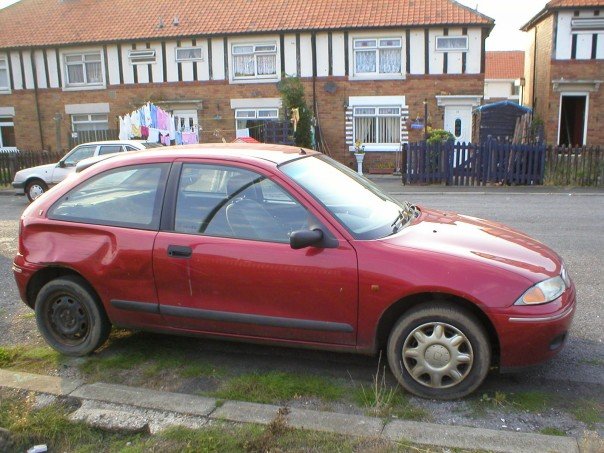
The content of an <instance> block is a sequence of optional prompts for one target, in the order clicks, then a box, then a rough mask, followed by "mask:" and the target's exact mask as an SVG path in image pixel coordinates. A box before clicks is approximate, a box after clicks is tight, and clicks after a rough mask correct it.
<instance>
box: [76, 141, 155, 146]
mask: <svg viewBox="0 0 604 453" xmlns="http://www.w3.org/2000/svg"><path fill="white" fill-rule="evenodd" d="M142 143H149V142H147V141H146V140H100V141H98V142H86V143H80V144H79V145H77V146H80V145H140V144H142Z"/></svg>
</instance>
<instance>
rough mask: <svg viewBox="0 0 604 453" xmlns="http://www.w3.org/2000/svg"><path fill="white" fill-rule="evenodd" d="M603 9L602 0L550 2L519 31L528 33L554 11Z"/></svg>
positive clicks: (561, 0) (603, 2) (603, 3)
mask: <svg viewBox="0 0 604 453" xmlns="http://www.w3.org/2000/svg"><path fill="white" fill-rule="evenodd" d="M599 7H604V0H551V1H549V2H548V3H546V5H545V6H544V7H543V9H542V10H541V11H539V12H538V13H537V14H536V15H535V16H534V17H533V18H532V19H531V20H529V21H528V22H527V23H526V24H524V25H523V26H522V27H521V28H520V29H521V30H523V31H528V30H530V29H531V28H533V27H534V26H535V25H536V24H537V23H538V22H540V21H541V20H542V19H545V17H547V16H548V15H550V14H551V13H552V12H553V11H554V10H558V9H576V8H599Z"/></svg>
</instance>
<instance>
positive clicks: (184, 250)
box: [168, 245, 193, 258]
mask: <svg viewBox="0 0 604 453" xmlns="http://www.w3.org/2000/svg"><path fill="white" fill-rule="evenodd" d="M192 254H193V250H191V247H186V246H183V245H170V246H168V256H171V257H174V258H190V257H191V255H192Z"/></svg>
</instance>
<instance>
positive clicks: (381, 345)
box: [374, 292, 499, 366]
mask: <svg viewBox="0 0 604 453" xmlns="http://www.w3.org/2000/svg"><path fill="white" fill-rule="evenodd" d="M434 301H439V302H444V303H447V304H450V305H451V306H454V307H457V308H461V309H462V310H465V311H467V312H469V313H471V314H472V315H474V316H475V317H476V318H477V319H478V320H479V321H480V323H481V324H482V326H483V327H484V328H485V330H486V332H487V334H488V336H489V340H490V342H491V349H492V351H491V357H492V363H491V365H492V366H498V365H499V336H498V334H497V330H496V329H495V326H494V325H493V323H492V321H491V320H490V319H489V317H488V316H487V315H486V313H485V312H484V311H483V310H482V309H481V308H480V307H479V306H478V305H476V304H475V303H473V302H471V301H469V300H468V299H464V298H463V297H460V296H456V295H453V294H446V293H430V292H426V293H418V294H413V295H409V296H406V297H403V298H402V299H399V300H398V301H396V302H395V303H393V304H392V305H390V306H389V307H388V308H387V309H386V310H384V312H383V313H382V315H381V316H380V319H379V321H378V324H377V328H376V332H375V343H374V350H375V352H378V351H381V350H385V348H386V345H387V342H388V336H389V335H390V332H391V331H392V329H393V327H394V325H395V324H396V322H397V321H398V320H399V319H400V318H401V317H402V316H404V314H405V313H406V312H408V311H409V310H411V309H412V308H414V307H416V306H418V305H421V304H426V303H430V302H434Z"/></svg>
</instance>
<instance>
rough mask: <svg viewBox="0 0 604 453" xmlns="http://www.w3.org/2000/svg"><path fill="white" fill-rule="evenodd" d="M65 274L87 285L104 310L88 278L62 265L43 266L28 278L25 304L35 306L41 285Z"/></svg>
mask: <svg viewBox="0 0 604 453" xmlns="http://www.w3.org/2000/svg"><path fill="white" fill-rule="evenodd" d="M67 276H73V277H77V278H79V279H80V280H81V281H82V283H83V284H85V285H86V286H87V287H88V289H89V290H90V291H91V292H92V293H93V294H94V296H95V298H96V299H97V300H98V301H99V306H100V308H102V309H103V310H105V307H104V306H103V304H102V303H101V298H100V297H99V293H98V292H97V291H96V289H95V288H94V287H93V286H92V285H91V284H90V282H89V281H88V280H86V278H85V277H84V276H83V275H82V274H80V273H79V272H76V271H75V270H73V269H71V268H69V267H62V266H48V267H45V268H43V269H40V270H39V271H37V272H36V273H35V274H34V275H33V276H32V277H31V278H30V280H29V282H28V284H27V292H26V297H27V300H26V301H25V302H26V304H27V305H28V306H29V307H30V308H32V309H33V308H35V307H34V306H35V303H36V298H37V297H38V293H39V292H40V290H41V289H42V287H43V286H44V285H46V284H47V283H48V282H50V281H52V280H55V279H57V278H61V277H67Z"/></svg>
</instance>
